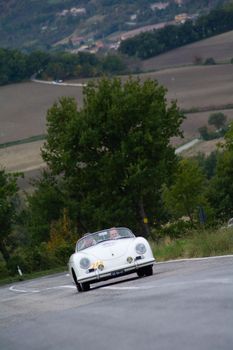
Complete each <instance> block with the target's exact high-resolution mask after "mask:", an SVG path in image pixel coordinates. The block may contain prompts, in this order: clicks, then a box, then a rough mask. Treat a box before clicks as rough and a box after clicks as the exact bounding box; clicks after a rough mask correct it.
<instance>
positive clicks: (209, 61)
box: [204, 57, 216, 65]
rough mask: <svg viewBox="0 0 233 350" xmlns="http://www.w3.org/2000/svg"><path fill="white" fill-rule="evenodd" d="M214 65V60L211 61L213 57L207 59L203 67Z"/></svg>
mask: <svg viewBox="0 0 233 350" xmlns="http://www.w3.org/2000/svg"><path fill="white" fill-rule="evenodd" d="M213 64H216V62H215V60H214V59H213V57H208V58H207V59H206V60H205V62H204V65H213Z"/></svg>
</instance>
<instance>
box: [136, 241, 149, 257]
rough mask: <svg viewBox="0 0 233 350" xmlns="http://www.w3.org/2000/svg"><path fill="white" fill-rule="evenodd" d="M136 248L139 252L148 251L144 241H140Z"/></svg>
mask: <svg viewBox="0 0 233 350" xmlns="http://www.w3.org/2000/svg"><path fill="white" fill-rule="evenodd" d="M135 249H136V252H137V253H138V254H145V252H146V246H145V244H143V243H138V244H137V245H136V247H135Z"/></svg>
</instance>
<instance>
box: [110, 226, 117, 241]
mask: <svg viewBox="0 0 233 350" xmlns="http://www.w3.org/2000/svg"><path fill="white" fill-rule="evenodd" d="M109 234H110V238H111V239H115V238H117V237H119V233H118V231H117V229H116V228H115V227H113V228H111V229H110V231H109Z"/></svg>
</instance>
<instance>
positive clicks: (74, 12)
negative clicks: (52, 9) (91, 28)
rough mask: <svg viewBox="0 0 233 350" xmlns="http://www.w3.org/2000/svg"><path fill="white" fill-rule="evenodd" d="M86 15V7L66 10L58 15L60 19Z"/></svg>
mask: <svg viewBox="0 0 233 350" xmlns="http://www.w3.org/2000/svg"><path fill="white" fill-rule="evenodd" d="M85 14H86V9H85V8H84V7H72V8H71V9H69V10H68V9H66V10H63V11H61V12H58V13H57V16H60V17H65V16H68V15H71V16H82V15H85Z"/></svg>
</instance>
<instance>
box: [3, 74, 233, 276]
mask: <svg viewBox="0 0 233 350" xmlns="http://www.w3.org/2000/svg"><path fill="white" fill-rule="evenodd" d="M83 93H84V102H83V107H82V108H79V106H78V105H77V102H76V100H75V99H74V98H69V97H66V98H65V97H64V98H61V99H59V101H57V102H56V103H54V104H53V106H52V107H51V108H50V109H49V110H48V112H47V136H46V141H45V143H44V146H43V147H42V157H43V159H44V161H45V162H46V164H47V169H46V171H44V172H42V173H41V175H40V177H39V178H38V179H37V180H35V181H34V185H33V186H34V190H33V192H30V193H29V194H27V196H26V198H25V199H24V202H23V203H22V202H21V201H20V197H19V191H18V187H17V178H18V177H19V176H21V174H8V173H7V172H6V171H5V170H4V169H1V171H0V227H1V231H0V252H1V254H0V276H4V274H5V275H7V274H9V273H12V274H14V273H16V268H17V266H18V265H19V266H20V267H21V269H23V271H24V272H31V271H35V270H43V269H46V268H49V267H54V266H59V265H65V264H66V263H67V259H68V256H69V254H70V253H71V252H72V251H73V249H74V244H75V241H76V240H77V239H78V238H79V237H80V236H82V235H83V234H84V233H85V232H93V231H97V230H100V229H103V228H107V227H111V226H126V227H130V228H131V229H132V230H133V231H134V232H135V233H136V234H137V235H143V236H145V237H149V236H150V235H152V233H153V237H154V238H156V239H159V238H160V237H161V235H162V232H163V229H162V227H163V225H164V224H165V223H168V222H174V223H175V224H176V223H177V222H181V218H183V217H184V216H185V217H186V219H187V220H188V221H187V223H186V224H185V225H186V229H187V226H188V227H189V228H190V227H196V228H198V227H200V226H205V227H216V226H219V225H221V224H222V223H223V222H224V221H225V220H227V219H229V218H230V217H231V216H232V212H233V200H232V198H233V187H232V175H233V174H232V161H233V124H232V125H231V126H230V127H229V129H228V130H227V132H226V134H225V144H224V147H222V148H221V150H219V151H216V152H214V153H212V154H211V155H210V156H208V157H207V158H206V157H204V156H201V155H199V156H198V157H196V158H195V159H182V158H180V157H179V156H178V155H176V154H175V149H174V147H173V146H172V145H171V143H170V139H171V137H173V136H178V135H180V136H181V135H182V133H181V132H180V125H181V124H182V122H183V120H184V115H183V113H182V112H181V110H180V109H179V107H178V106H177V103H176V102H175V101H172V102H171V103H168V102H167V99H166V89H165V88H164V87H163V86H160V85H159V84H158V83H157V82H156V81H154V80H146V81H144V82H141V81H140V80H135V79H132V78H131V79H128V80H127V81H126V82H125V83H124V84H123V83H122V82H121V80H120V79H117V78H115V79H107V78H102V79H100V80H98V81H96V82H91V83H89V84H88V85H87V87H85V88H84V92H83ZM200 218H201V220H200ZM186 231H187V230H186ZM183 232H184V227H183V226H182V228H179V229H177V228H176V230H173V231H171V230H170V232H169V234H170V235H171V236H172V235H173V236H176V237H177V236H180V235H182V234H183ZM1 256H2V258H1Z"/></svg>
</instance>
